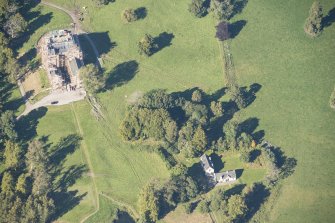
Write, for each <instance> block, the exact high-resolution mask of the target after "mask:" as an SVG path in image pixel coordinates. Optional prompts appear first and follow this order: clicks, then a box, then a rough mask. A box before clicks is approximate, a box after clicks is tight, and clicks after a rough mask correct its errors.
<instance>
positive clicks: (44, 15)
mask: <svg viewBox="0 0 335 223" xmlns="http://www.w3.org/2000/svg"><path fill="white" fill-rule="evenodd" d="M32 15H37V17H34V16H32ZM26 18H28V19H29V23H30V24H32V25H31V26H30V27H29V28H30V32H31V33H29V35H30V36H29V38H28V40H27V41H26V42H25V43H24V44H23V46H22V47H21V48H20V50H19V53H25V52H27V51H29V50H30V49H32V48H33V47H35V46H36V43H37V41H38V40H39V39H40V38H41V36H42V35H43V34H45V33H46V32H48V31H51V30H55V29H61V28H67V27H69V26H70V23H71V19H70V18H69V16H67V15H66V14H65V13H63V12H60V11H59V10H55V9H53V8H49V7H45V6H43V5H38V6H36V7H35V8H33V9H32V10H31V11H30V12H29V13H28V14H27V15H26Z"/></svg>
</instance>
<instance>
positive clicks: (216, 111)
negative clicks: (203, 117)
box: [211, 101, 223, 116]
mask: <svg viewBox="0 0 335 223" xmlns="http://www.w3.org/2000/svg"><path fill="white" fill-rule="evenodd" d="M211 111H212V113H213V115H214V116H221V115H223V108H222V103H221V102H219V101H217V102H216V101H212V102H211Z"/></svg>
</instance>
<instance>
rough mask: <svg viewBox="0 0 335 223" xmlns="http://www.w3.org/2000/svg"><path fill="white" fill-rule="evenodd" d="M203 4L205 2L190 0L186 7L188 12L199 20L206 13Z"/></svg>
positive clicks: (203, 0)
mask: <svg viewBox="0 0 335 223" xmlns="http://www.w3.org/2000/svg"><path fill="white" fill-rule="evenodd" d="M205 3H206V0H192V2H191V3H190V4H189V5H188V11H189V12H191V13H192V14H193V15H195V16H196V17H198V18H201V17H203V16H204V15H206V13H207V7H206V6H205Z"/></svg>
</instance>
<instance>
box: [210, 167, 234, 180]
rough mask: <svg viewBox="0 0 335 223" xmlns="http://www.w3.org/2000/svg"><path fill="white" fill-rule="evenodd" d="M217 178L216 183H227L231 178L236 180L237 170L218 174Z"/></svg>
mask: <svg viewBox="0 0 335 223" xmlns="http://www.w3.org/2000/svg"><path fill="white" fill-rule="evenodd" d="M215 178H216V181H225V180H226V179H229V178H234V179H236V172H235V170H227V171H225V172H221V173H216V174H215Z"/></svg>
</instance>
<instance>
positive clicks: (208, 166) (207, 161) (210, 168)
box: [200, 154, 215, 175]
mask: <svg viewBox="0 0 335 223" xmlns="http://www.w3.org/2000/svg"><path fill="white" fill-rule="evenodd" d="M200 160H201V165H202V168H204V171H205V172H206V174H208V175H213V174H214V173H215V171H214V165H213V162H212V160H211V158H210V157H208V156H207V155H206V154H203V155H202V156H201V157H200Z"/></svg>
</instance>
